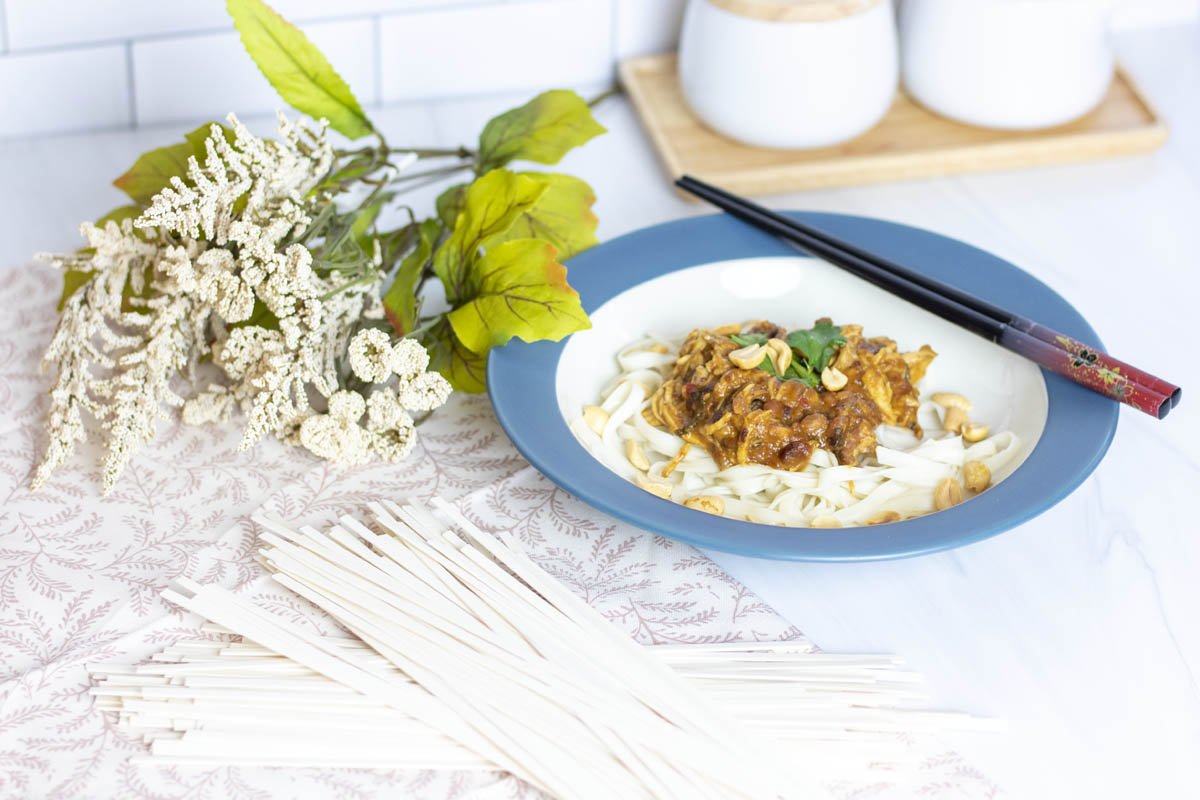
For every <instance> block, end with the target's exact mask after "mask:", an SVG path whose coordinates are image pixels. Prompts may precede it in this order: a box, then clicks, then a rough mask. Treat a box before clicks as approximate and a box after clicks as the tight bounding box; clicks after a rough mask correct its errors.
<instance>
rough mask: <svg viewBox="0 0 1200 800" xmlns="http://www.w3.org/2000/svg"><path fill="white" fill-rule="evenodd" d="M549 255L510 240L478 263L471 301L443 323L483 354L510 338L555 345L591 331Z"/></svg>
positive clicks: (562, 270)
mask: <svg viewBox="0 0 1200 800" xmlns="http://www.w3.org/2000/svg"><path fill="white" fill-rule="evenodd" d="M554 254H555V250H554V245H551V244H549V243H547V242H543V241H539V240H537V239H515V240H513V241H511V242H504V243H503V244H498V245H496V246H494V247H492V248H491V250H489V251H488V252H487V254H486V255H484V256H483V257H482V258H481V259H479V261H478V262H477V263H476V265H475V266H474V268H473V269H472V284H473V286H472V287H471V288H472V293H471V299H470V300H469V301H468V302H467V303H465V304H463V305H461V306H459V307H458V308H455V309H454V310H453V311H451V312H450V313H449V315H448V317H447V318H448V319H449V320H450V325H451V326H452V327H453V328H454V333H455V335H457V336H458V339H459V341H461V342H462V343H463V345H464V346H465V347H466V348H467V349H468V350H470V351H472V352H475V353H484V352H486V351H487V350H488V349H489V348H491V347H495V346H498V345H502V344H504V343H505V342H507V341H508V340H509V339H511V338H512V337H514V336H516V337H519V338H521V339H524V340H525V341H527V342H534V341H537V340H539V339H553V340H554V341H558V340H559V339H561V338H563V337H564V336H566V335H567V334H569V333H573V332H575V331H578V330H582V329H584V328H588V327H591V323H590V322H589V321H588V318H587V314H585V313H584V311H583V307H582V306H581V305H580V304H579V293H578V292H576V291H575V290H574V289H572V288H571V287H570V286H568V285H567V268H566V267H564V266H563V265H562V264H560V263H558V261H556V260H555V258H554Z"/></svg>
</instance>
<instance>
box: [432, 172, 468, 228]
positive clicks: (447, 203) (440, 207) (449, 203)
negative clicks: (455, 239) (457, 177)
mask: <svg viewBox="0 0 1200 800" xmlns="http://www.w3.org/2000/svg"><path fill="white" fill-rule="evenodd" d="M468 186H470V184H467V183H459V184H456V185H454V186H451V187H450V188H449V189H447V190H446V191H444V192H442V193H441V194H439V195H438V198H437V201H436V207H437V214H438V219H440V220H441V221H442V223H443V224H444V225H445V226H446V228H447V229H448V230H454V223H455V222H457V221H458V215H459V213H460V212H461V211H462V209H463V203H465V202H466V199H467V187H468Z"/></svg>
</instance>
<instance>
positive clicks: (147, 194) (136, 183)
mask: <svg viewBox="0 0 1200 800" xmlns="http://www.w3.org/2000/svg"><path fill="white" fill-rule="evenodd" d="M214 124H216V123H212V122H208V123H205V124H204V125H201V126H200V127H199V128H196V129H195V130H193V131H189V132H188V133H185V134H184V135H183V138H184V139H186V140H187V141H184V142H179V143H178V144H172V145H167V146H166V147H159V148H157V149H155V150H151V151H149V152H147V153H142V154H141V155H140V156H138V159H137V161H135V162H133V166H132V167H130V168H129V169H127V170H126V171H125V174H123V175H121V176H120V177H119V178H117V179H116V180H115V181H113V186H116V187H117V188H118V189H120V190H121V191H122V192H124V193H125V194H127V195H129V197H130V199H131V200H133V202H135V203H137V204H139V205H141V206H148V205H150V201H151V199H153V197H154V195H156V194H158V193H159V192H160V191H162V190H163V189H164V188H166V187H167V186H169V185H170V183H171V178H175V177H179V178H183V177H186V176H187V168H188V158H190V157H191V156H195V157H196V158H197V159H198V160H200V161H201V162H202V161H203V160H204V155H205V147H204V141H205V139H207V138H208V137H209V135H210V132H211V129H212V126H213V125H214ZM221 130H222V131H223V132H224V133H225V136H226V138H230V137H232V136H233V131H231V130H229V129H228V128H225V127H224V126H221Z"/></svg>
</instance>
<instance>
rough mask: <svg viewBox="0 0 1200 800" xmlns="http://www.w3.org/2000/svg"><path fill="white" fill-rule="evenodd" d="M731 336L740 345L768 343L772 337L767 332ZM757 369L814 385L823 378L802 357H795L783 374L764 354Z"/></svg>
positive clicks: (782, 378) (778, 376)
mask: <svg viewBox="0 0 1200 800" xmlns="http://www.w3.org/2000/svg"><path fill="white" fill-rule="evenodd" d="M729 338H730V339H731V340H733V343H734V344H736V345H739V346H740V347H749V346H750V345H756V344H766V343H767V341H768V340H769V338H770V337H768V336H767V335H766V334H765V333H735V334H733V335H732V336H730V337H729ZM757 369H761V370H762V371H763V372H768V373H770V374H771V375H774V376H775V377H776V378H779V379H780V380H783V381H803V382H804V383H807V384H808V385H809V386H813V387H816V386H819V385H820V383H821V379H820V378H819V377H817V375H816V374H815V373H814V372H813V371H812V370H811V369H809V368H808V365H807V364H805V363H804V362H803V361H802V360H801V359H800V358H793V359H792V360H791V362H789V363H788V368H787V369H786V370H784V372H783V374H782V375H780V374H779V370H777V369H775V364H774V362H772V361H771V358H770V357H769V356H763V360H762V362H761V363H760V364H759V365H758V367H757Z"/></svg>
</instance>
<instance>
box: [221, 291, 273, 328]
mask: <svg viewBox="0 0 1200 800" xmlns="http://www.w3.org/2000/svg"><path fill="white" fill-rule="evenodd" d="M250 326H255V327H259V328H266V329H268V330H272V331H275V330H279V317H277V316H275V314H274V312H272V311H271V309H269V308H267V305H266V303H264V302H263V301H262V300H259V299H258V298H257V297H256V298H254V309H253V310H252V311H251V312H250V316H249V317H247V318H246V319H244V320H242V321H240V322H233V323H230V325H229V327H231V328H248V327H250Z"/></svg>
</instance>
